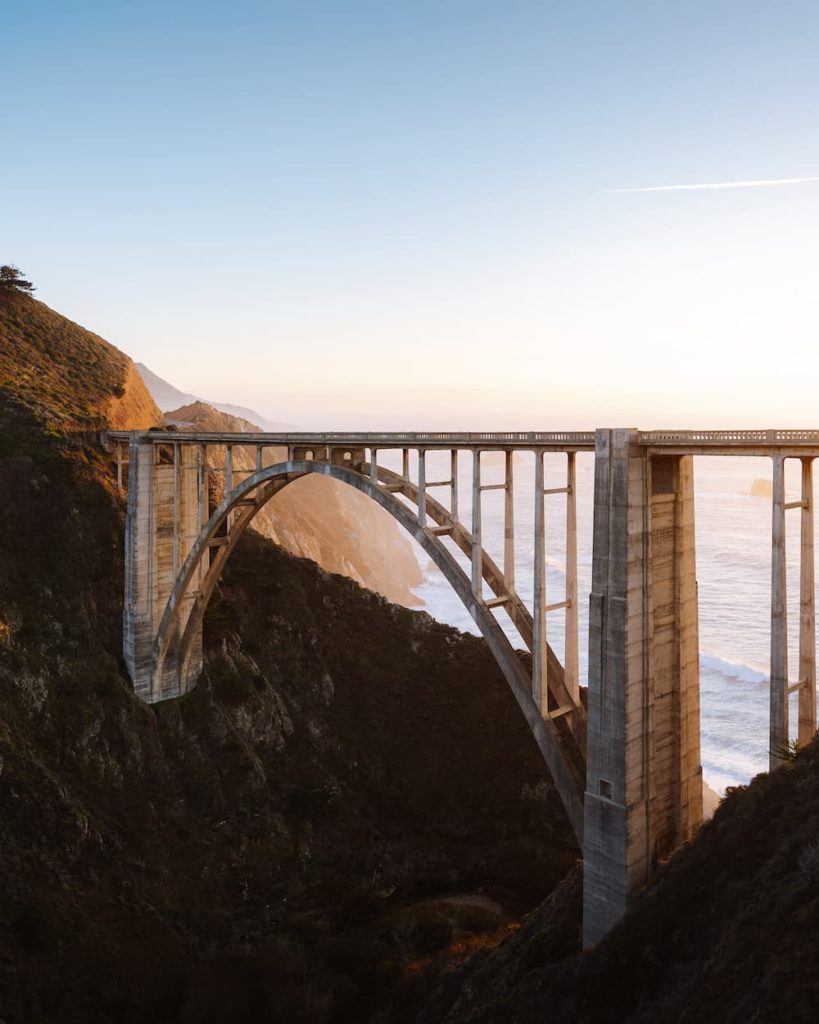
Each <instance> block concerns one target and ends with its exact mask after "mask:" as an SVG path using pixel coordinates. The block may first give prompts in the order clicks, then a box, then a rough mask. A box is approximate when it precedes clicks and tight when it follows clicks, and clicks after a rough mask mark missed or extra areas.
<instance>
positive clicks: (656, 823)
mask: <svg viewBox="0 0 819 1024" xmlns="http://www.w3.org/2000/svg"><path fill="white" fill-rule="evenodd" d="M696 587H697V585H696V563H695V547H694V485H693V462H692V458H691V456H681V455H652V454H651V452H650V451H649V450H647V449H646V448H645V447H644V446H640V445H639V443H638V432H637V431H632V430H599V431H597V435H596V457H595V499H594V554H593V565H592V593H591V597H590V621H589V706H588V714H589V717H588V745H587V781H586V794H585V826H584V844H583V845H584V851H583V852H584V915H583V916H584V924H583V927H584V942H585V944H586V945H591V944H593V943H594V942H596V941H597V940H598V939H600V938H602V936H603V935H605V934H606V933H607V932H608V931H609V930H610V928H611V927H612V925H613V924H615V922H616V921H617V920H618V919H619V918H620V916H621V915H622V914H623V912H624V911H625V909H626V907H627V906H628V904H629V902H630V900H631V899H632V897H633V896H634V895H635V894H636V893H637V892H639V891H640V889H642V887H643V886H644V885H645V883H646V882H647V881H648V879H649V878H650V877H651V874H652V873H653V871H654V868H655V866H656V864H657V862H658V861H659V860H661V859H663V858H665V857H667V856H669V855H670V854H671V852H672V851H673V850H674V849H675V847H676V846H678V845H679V844H680V843H681V842H683V841H685V840H686V839H688V838H690V837H691V835H693V833H694V831H695V830H696V828H697V827H698V825H699V824H700V822H701V820H702V769H701V765H700V730H699V662H698V658H699V654H698V618H697V592H696Z"/></svg>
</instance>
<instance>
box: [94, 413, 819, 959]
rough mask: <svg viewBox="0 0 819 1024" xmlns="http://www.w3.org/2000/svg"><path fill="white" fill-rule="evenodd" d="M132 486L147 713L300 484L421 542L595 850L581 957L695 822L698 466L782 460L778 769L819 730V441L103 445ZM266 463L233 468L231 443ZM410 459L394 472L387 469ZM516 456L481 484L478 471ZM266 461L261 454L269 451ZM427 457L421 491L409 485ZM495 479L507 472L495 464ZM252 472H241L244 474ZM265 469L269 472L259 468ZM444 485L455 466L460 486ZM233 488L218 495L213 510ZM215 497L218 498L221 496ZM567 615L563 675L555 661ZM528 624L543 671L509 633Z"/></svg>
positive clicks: (233, 438)
mask: <svg viewBox="0 0 819 1024" xmlns="http://www.w3.org/2000/svg"><path fill="white" fill-rule="evenodd" d="M108 443H109V444H113V445H114V446H115V449H116V455H117V479H118V481H119V483H120V486H121V487H122V488H125V487H126V486H127V489H128V519H127V531H126V583H125V616H124V639H123V651H124V656H125V661H126V663H127V665H128V671H129V672H130V674H131V679H132V680H133V683H134V690H135V692H136V693H137V694H138V695H139V696H140V697H142V699H143V700H146V701H149V702H153V701H158V700H164V699H168V698H171V697H175V696H177V695H179V694H181V693H184V692H186V690H188V689H190V687H192V686H193V685H194V684H195V682H196V680H197V678H198V676H199V673H200V671H201V665H202V619H203V616H204V613H205V609H206V608H207V604H208V601H209V600H210V597H211V595H212V593H213V591H214V588H215V586H216V584H217V582H218V580H219V576H220V574H221V572H222V569H223V567H224V565H225V563H226V561H227V559H228V558H229V557H230V554H231V552H232V551H233V549H234V547H235V545H236V543H237V542H238V540H239V539H240V538H241V536H242V533H243V532H244V530H245V529H246V528H247V527H248V526H249V525H250V524H251V522H252V520H253V517H254V516H255V515H256V513H257V512H258V510H259V509H260V508H261V507H262V506H263V505H264V504H265V503H266V502H268V501H270V500H271V499H274V498H275V495H276V494H277V493H278V492H279V491H280V490H281V489H282V488H283V487H285V486H287V485H288V484H289V483H291V482H293V481H294V480H298V479H300V478H301V477H303V476H305V475H308V474H311V473H320V474H323V475H326V476H331V477H333V478H334V479H337V480H341V481H343V482H344V483H347V484H349V485H350V486H351V487H355V488H357V489H358V490H360V491H362V492H363V493H365V494H367V495H368V496H369V497H371V498H372V499H373V501H375V502H377V503H378V504H379V505H380V506H381V507H382V508H384V509H385V510H386V511H387V512H389V513H390V515H392V516H393V517H394V518H395V519H396V521H397V522H398V523H400V524H401V526H402V527H403V528H404V529H405V530H407V532H409V533H410V534H411V535H412V536H413V537H414V538H415V540H416V541H417V542H418V543H419V544H420V545H421V547H422V548H423V549H424V551H425V552H426V553H427V554H428V556H429V557H430V558H431V559H432V561H433V562H434V563H435V564H436V565H437V566H438V568H439V569H440V570H441V572H442V573H443V574H444V576H445V577H446V579H447V580H448V581H449V583H450V585H451V586H452V587H453V589H454V590H455V592H456V593H457V595H458V596H459V598H460V599H461V601H462V602H463V603H464V605H465V607H466V608H467V609H468V611H469V613H470V615H471V616H472V618H473V619H474V621H475V623H476V624H477V626H478V628H479V630H480V632H481V634H482V635H483V637H484V638H485V640H486V642H487V644H488V646H489V649H490V650H491V651H492V654H493V655H494V657H495V659H496V660H497V663H498V665H499V667H500V669H501V671H502V673H503V675H504V678H505V679H506V682H507V683H508V685H509V687H510V690H511V691H512V693H513V695H514V697H515V700H516V701H517V703H518V706H519V707H520V710H521V712H522V714H523V715H524V717H525V719H526V721H527V723H528V725H529V728H530V729H531V731H532V735H533V736H534V739H535V742H536V743H537V744H538V747H539V748H540V750H541V752H542V754H543V757H544V759H545V761H546V764H547V765H548V768H549V771H550V772H551V775H552V778H553V780H554V783H555V786H556V789H557V791H558V793H559V794H560V797H561V799H562V801H563V804H564V807H565V808H566V813H567V816H568V818H569V821H570V822H571V825H572V827H573V829H574V832H575V835H576V836H577V841H578V844H579V845H580V847H581V849H582V850H583V858H584V912H583V913H584V942H585V944H586V945H591V944H593V943H594V942H596V941H597V940H598V939H599V938H601V937H602V936H603V935H605V934H606V932H607V931H608V930H609V929H610V928H611V927H612V925H613V924H614V923H615V922H616V921H617V920H618V918H619V917H620V916H621V915H622V913H623V912H624V911H625V909H626V908H627V907H628V905H629V903H630V902H631V900H632V899H633V898H634V897H635V895H636V894H637V893H638V892H639V891H640V890H641V889H642V887H643V886H644V885H645V883H646V882H647V881H648V880H649V879H650V878H651V876H652V874H653V872H654V871H655V869H656V867H657V865H658V863H659V862H660V861H662V860H663V859H665V858H667V857H668V856H670V854H671V853H672V852H673V851H674V849H675V848H676V847H678V846H679V845H680V844H681V843H683V842H685V841H686V840H688V839H690V838H691V837H692V835H693V834H694V832H695V831H696V829H697V827H698V825H699V824H700V822H701V820H702V770H701V767H700V727H699V638H698V611H697V582H696V552H695V542H694V474H693V458H694V456H705V455H708V456H726V455H727V456H736V455H751V456H765V457H769V458H771V460H772V465H773V473H772V476H773V485H772V490H773V501H772V516H771V608H770V612H771V673H770V720H769V749H770V766H771V768H772V769H773V768H776V767H777V766H779V765H780V764H781V763H782V761H783V760H784V759H785V758H787V757H788V756H789V754H790V751H791V750H792V749H793V748H792V741H791V730H790V728H789V724H790V723H789V715H788V711H789V707H788V704H789V697H791V696H792V695H794V694H796V693H798V723H797V729H796V739H797V740H798V742H799V744H801V745H804V744H806V743H808V742H809V741H810V739H811V738H812V736H813V735H814V733H815V731H816V625H815V579H814V535H813V534H814V531H813V515H814V498H813V472H812V467H813V460H814V459H815V458H816V457H819V431H811V430H732V431H638V430H636V429H623V430H610V429H605V430H597V431H595V432H592V431H587V432H565V431H554V432H550V433H538V432H534V433H521V432H507V433H493V434H487V433H479V434H476V433H458V434H453V433H402V434H369V433H344V434H339V433H332V434H180V433H173V432H168V433H163V432H148V433H134V434H128V433H116V432H112V433H111V434H109V435H108ZM237 447H242V448H245V449H249V450H250V451H253V452H255V459H253V460H252V464H254V465H255V470H238V469H237V468H236V467H235V465H234V460H233V457H232V453H233V450H234V448H237ZM390 450H392V451H393V452H396V453H399V454H400V457H399V458H398V459H396V462H398V463H399V464H400V470H394V469H388V468H386V467H385V466H384V465H383V464H382V463H381V462H379V455H380V454H381V453H382V452H384V451H390ZM433 452H445V453H448V457H447V459H446V462H445V464H446V465H447V467H448V472H449V476H448V477H447V478H446V479H443V480H434V479H430V478H429V474H428V463H427V457H428V455H429V454H430V453H433ZM487 452H491V453H495V455H496V456H497V455H500V454H502V455H503V460H502V462H503V480H502V481H500V482H487V481H486V480H485V479H484V477H483V475H482V455H483V454H484V453H487ZM582 452H589V453H591V452H593V453H594V459H595V477H594V536H593V557H592V587H591V594H590V595H589V674H588V709H587V707H586V704H585V703H584V701H583V700H582V698H581V691H580V683H581V680H580V679H579V658H578V654H579V651H578V605H579V602H580V601H581V600H583V598H582V596H581V595H579V594H578V584H577V504H576V501H577V498H576V456H577V454H578V453H582ZM464 453H466V454H467V455H468V456H469V458H470V468H471V477H472V481H471V482H472V510H471V516H470V521H469V523H465V522H462V521H461V519H460V513H459V493H458V486H459V481H458V467H459V456H461V455H462V454H464ZM265 454H266V455H267V458H264V455H265ZM547 454H552V455H560V456H563V457H565V472H566V475H565V483H561V485H560V486H549V487H547V486H546V483H545V475H544V458H545V456H546V455H547ZM411 455H414V465H415V469H416V471H415V474H414V475H413V474H412V473H411V471H410V470H411V465H412V464H413V460H412V459H411ZM516 456H521V457H522V458H527V459H529V460H531V464H532V471H533V478H534V485H535V486H534V508H533V509H532V510H531V511H532V524H533V534H532V536H531V537H530V538H529V539H528V540H527V541H526V544H527V548H528V549H529V550H531V552H532V570H533V573H532V575H533V578H534V594H533V600H532V602H531V604H530V605H527V604H526V603H525V602H524V601H523V600H522V598H521V596H520V595H519V594H518V592H517V589H516V582H515V551H516V540H517V538H516V530H515V507H514V502H515V488H514V471H515V458H516ZM788 460H799V462H800V465H801V490H800V497H799V499H798V500H793V501H790V502H789V501H787V499H786V493H785V466H786V463H787V461H788ZM495 461H496V464H497V462H498V461H499V460H497V459H496V460H495ZM245 463H246V464H247V460H245ZM266 463H268V464H266ZM446 471H447V470H445V472H446ZM213 473H216V474H218V478H219V480H220V482H221V484H220V486H221V489H222V490H223V492H224V493H223V497H222V498H221V500H219V503H218V504H217V505H216V507H215V508H211V507H210V505H209V497H208V492H209V487H208V480H209V476H210V474H213ZM493 490H495V491H502V492H503V502H504V504H503V511H504V514H503V519H504V531H503V546H502V551H501V552H500V555H501V564H497V563H496V562H495V561H494V559H493V557H492V555H491V554H490V552H489V551H487V550H486V547H485V546H484V537H483V533H484V531H483V512H482V510H483V500H484V495H485V492H487V491H493ZM217 497H218V496H217ZM551 501H560V502H563V501H565V523H566V526H565V530H566V535H565V552H566V556H565V578H566V583H565V590H564V591H563V592H562V593H559V594H557V595H549V597H547V593H546V562H547V555H548V552H547V540H546V528H545V524H546V518H547V508H548V507H549V502H551ZM795 509H799V510H800V532H799V543H800V576H799V664H798V678H797V679H796V680H793V681H792V680H791V679H790V676H789V671H788V634H787V592H788V573H787V559H786V555H787V550H786V535H787V530H786V526H787V518H788V517H787V513H788V511H789V510H795ZM560 611H562V612H563V613H564V616H565V620H564V643H565V666H563V665H561V664H560V663H559V662H558V660H557V658H556V657H555V656H554V653H553V651H552V650H551V648H550V647H549V644H548V636H549V616H550V614H551V613H554V612H560ZM499 615H501V616H507V617H508V619H509V621H510V622H511V623H512V624H513V625H514V626H515V628H516V629H517V631H518V634H519V636H520V638H521V639H522V642H523V645H524V646H525V647H526V649H527V652H528V655H529V657H528V659H526V658H522V657H521V656H520V653H519V652H518V651H516V650H515V648H514V647H513V645H512V644H511V642H510V641H509V638H508V637H507V635H506V633H505V632H504V630H503V628H502V626H501V620H499V619H498V616H499Z"/></svg>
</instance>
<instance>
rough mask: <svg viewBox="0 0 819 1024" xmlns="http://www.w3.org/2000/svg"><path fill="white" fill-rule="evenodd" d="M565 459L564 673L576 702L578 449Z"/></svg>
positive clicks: (577, 672) (578, 687)
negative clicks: (576, 452)
mask: <svg viewBox="0 0 819 1024" xmlns="http://www.w3.org/2000/svg"><path fill="white" fill-rule="evenodd" d="M566 457H567V463H566V600H567V601H568V604H567V605H566V645H565V647H566V650H565V655H564V659H563V660H564V669H563V675H564V679H565V682H566V689H567V690H568V691H569V693H570V694H571V697H572V700H573V701H574V702H575V704H579V703H580V680H579V667H578V666H579V649H578V626H577V493H576V472H575V453H574V452H567V454H566Z"/></svg>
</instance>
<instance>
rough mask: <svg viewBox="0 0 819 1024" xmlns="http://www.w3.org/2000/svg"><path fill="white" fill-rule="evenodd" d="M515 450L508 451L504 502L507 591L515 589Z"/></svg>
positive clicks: (504, 580) (504, 563) (504, 555)
mask: <svg viewBox="0 0 819 1024" xmlns="http://www.w3.org/2000/svg"><path fill="white" fill-rule="evenodd" d="M514 466H515V462H514V452H511V451H507V452H506V487H505V490H504V503H503V583H504V586H505V587H506V590H507V593H511V592H512V591H513V590H514V589H515V493H514Z"/></svg>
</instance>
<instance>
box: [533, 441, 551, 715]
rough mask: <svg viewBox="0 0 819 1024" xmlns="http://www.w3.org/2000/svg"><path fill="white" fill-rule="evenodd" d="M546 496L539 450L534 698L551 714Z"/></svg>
mask: <svg viewBox="0 0 819 1024" xmlns="http://www.w3.org/2000/svg"><path fill="white" fill-rule="evenodd" d="M543 502H544V495H543V452H540V451H538V452H535V537H534V547H535V552H534V574H535V581H534V595H533V598H532V626H533V630H532V699H533V700H534V702H535V704H536V705H537V707H538V708H539V709H540V713H541V714H542V715H543V716H544V717H546V716H547V715H548V713H549V686H548V666H549V656H548V647H547V642H546V516H545V509H544V505H543Z"/></svg>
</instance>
